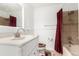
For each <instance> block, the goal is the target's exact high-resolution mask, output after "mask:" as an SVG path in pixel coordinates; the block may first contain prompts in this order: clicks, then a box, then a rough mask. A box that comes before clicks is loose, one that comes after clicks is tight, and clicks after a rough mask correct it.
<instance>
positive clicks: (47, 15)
mask: <svg viewBox="0 0 79 59" xmlns="http://www.w3.org/2000/svg"><path fill="white" fill-rule="evenodd" d="M77 7H78V6H77V4H52V5H48V6H41V7H39V8H35V9H34V30H35V33H36V34H38V35H39V41H40V42H43V43H45V44H46V45H47V48H48V49H53V47H54V41H55V35H56V34H55V33H56V23H57V15H56V14H57V12H58V11H59V10H60V9H61V8H63V10H64V11H70V10H76V9H77ZM52 39H53V40H52Z"/></svg>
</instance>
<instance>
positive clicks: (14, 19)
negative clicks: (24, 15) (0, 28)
mask: <svg viewBox="0 0 79 59" xmlns="http://www.w3.org/2000/svg"><path fill="white" fill-rule="evenodd" d="M10 26H13V27H16V17H14V16H10Z"/></svg>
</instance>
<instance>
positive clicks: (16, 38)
mask: <svg viewBox="0 0 79 59" xmlns="http://www.w3.org/2000/svg"><path fill="white" fill-rule="evenodd" d="M24 38H25V37H15V38H13V39H12V40H23V39H24Z"/></svg>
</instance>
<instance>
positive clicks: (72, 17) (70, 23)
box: [62, 10, 79, 44]
mask: <svg viewBox="0 0 79 59" xmlns="http://www.w3.org/2000/svg"><path fill="white" fill-rule="evenodd" d="M69 40H71V42H72V43H73V44H78V42H79V41H78V11H77V10H73V11H64V12H63V25H62V41H63V44H68V43H69Z"/></svg>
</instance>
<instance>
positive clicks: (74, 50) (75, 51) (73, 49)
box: [64, 44, 79, 56]
mask: <svg viewBox="0 0 79 59" xmlns="http://www.w3.org/2000/svg"><path fill="white" fill-rule="evenodd" d="M64 48H65V49H66V50H67V51H69V53H71V55H72V56H79V45H76V44H74V45H71V46H70V47H69V45H68V44H65V45H64Z"/></svg>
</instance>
